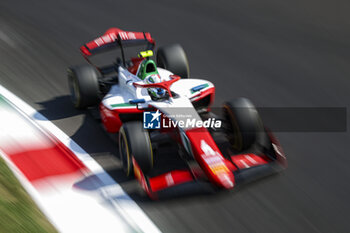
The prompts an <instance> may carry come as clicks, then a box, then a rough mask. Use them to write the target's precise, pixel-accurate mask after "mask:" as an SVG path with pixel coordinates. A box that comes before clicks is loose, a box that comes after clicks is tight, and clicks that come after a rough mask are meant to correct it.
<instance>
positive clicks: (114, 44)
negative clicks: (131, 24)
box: [80, 28, 155, 58]
mask: <svg viewBox="0 0 350 233" xmlns="http://www.w3.org/2000/svg"><path fill="white" fill-rule="evenodd" d="M142 44H145V45H147V48H146V49H151V50H153V48H154V46H155V41H154V39H153V38H152V37H151V34H150V33H148V32H129V31H123V30H121V29H119V28H110V29H108V30H107V31H106V32H105V34H103V35H102V36H100V37H98V38H96V39H95V40H93V41H90V42H87V43H86V44H84V45H83V46H81V47H80V51H81V53H82V54H83V56H84V57H85V58H87V57H89V56H92V55H95V54H97V53H101V52H104V51H108V50H110V49H113V48H118V47H120V48H121V49H122V50H123V46H132V45H142ZM122 52H123V51H122Z"/></svg>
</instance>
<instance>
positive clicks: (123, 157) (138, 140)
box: [119, 121, 153, 176]
mask: <svg viewBox="0 0 350 233" xmlns="http://www.w3.org/2000/svg"><path fill="white" fill-rule="evenodd" d="M119 156H120V161H121V163H122V165H123V169H124V171H125V173H126V175H127V176H132V175H133V164H132V158H134V159H135V160H136V162H137V164H138V165H139V167H140V168H141V170H142V172H143V173H144V174H146V173H147V172H149V171H150V170H151V169H152V168H153V150H152V144H151V140H150V137H149V133H148V131H147V130H145V129H143V124H142V123H141V122H139V121H130V122H125V123H124V124H123V125H122V127H121V128H120V131H119Z"/></svg>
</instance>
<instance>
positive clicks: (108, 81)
mask: <svg viewBox="0 0 350 233" xmlns="http://www.w3.org/2000/svg"><path fill="white" fill-rule="evenodd" d="M134 46H142V49H140V50H139V51H137V54H132V55H131V57H130V58H127V53H128V50H129V49H131V48H133V47H134ZM113 49H116V50H120V56H116V57H117V58H116V59H115V61H114V62H113V64H111V65H105V66H97V65H94V63H93V62H91V57H92V55H96V54H100V53H104V52H107V51H113ZM80 50H81V53H82V55H83V56H84V58H85V59H86V60H87V61H88V63H89V64H85V65H80V66H73V67H70V68H69V69H68V81H69V87H70V92H71V99H72V102H73V104H74V106H75V107H76V108H78V109H84V108H93V107H97V108H98V109H99V114H100V118H101V120H102V123H103V126H104V128H105V129H106V131H107V132H108V133H115V134H117V135H119V136H118V138H119V156H120V161H121V164H122V166H123V169H124V171H125V173H126V175H127V176H131V177H133V176H134V177H136V179H137V180H138V181H139V183H140V184H141V187H142V188H143V189H144V190H145V192H146V193H147V194H148V196H149V197H150V198H152V199H157V198H160V197H162V196H163V195H165V194H167V193H172V192H176V190H183V189H184V187H190V186H192V185H196V184H199V183H206V184H208V185H210V186H212V187H214V189H229V190H230V189H233V188H234V187H236V186H237V185H239V184H243V183H245V182H247V181H251V180H254V179H257V178H260V177H263V176H266V175H268V174H271V173H274V172H277V171H280V170H282V169H284V168H286V166H287V160H286V157H285V155H284V152H283V150H282V148H281V146H280V144H279V142H278V140H277V139H276V138H275V137H274V136H273V134H272V133H271V132H269V130H268V129H267V128H266V127H265V126H264V125H263V123H262V121H261V118H260V117H259V114H258V112H257V110H256V108H255V107H254V105H253V104H252V103H251V101H249V100H248V99H246V98H236V99H234V100H231V101H227V102H225V103H223V105H222V111H221V114H218V113H213V112H212V111H211V107H212V105H213V102H214V96H215V87H214V85H213V83H211V82H209V81H207V80H203V79H192V78H190V73H189V65H188V61H187V57H186V54H185V52H184V49H183V48H182V47H181V46H180V45H179V44H173V45H168V46H163V47H161V48H159V49H157V50H155V41H154V39H153V38H152V37H151V34H150V33H148V32H131V31H124V30H121V29H119V28H111V29H109V30H107V31H106V32H105V34H103V35H102V36H101V37H98V38H97V39H95V40H93V41H91V42H88V43H86V44H84V45H83V46H81V48H80ZM155 52H156V60H153V59H152V56H153V54H154V53H155ZM169 144H170V145H173V147H171V148H172V151H173V152H171V150H170V149H169V150H168V149H165V150H164V149H163V150H162V148H164V145H165V148H166V146H167V145H168V146H169ZM174 151H175V153H174ZM164 158H165V160H166V161H165V162H164ZM159 161H163V162H159ZM179 161H180V162H179Z"/></svg>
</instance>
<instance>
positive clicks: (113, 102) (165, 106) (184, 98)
mask: <svg viewBox="0 0 350 233" xmlns="http://www.w3.org/2000/svg"><path fill="white" fill-rule="evenodd" d="M157 69H158V73H159V75H160V77H161V79H162V80H163V81H168V80H170V77H169V76H170V75H173V73H171V72H170V71H168V70H165V69H162V68H159V67H158V68H157ZM135 82H139V83H144V82H143V80H141V79H140V78H138V77H137V76H136V75H134V74H132V73H130V72H129V71H128V70H127V69H125V68H123V67H119V70H118V84H115V85H113V86H112V87H111V89H110V91H109V92H108V93H107V94H106V95H105V97H104V98H103V100H102V104H103V105H104V106H105V107H106V108H108V109H110V110H114V109H118V108H136V107H138V108H147V107H149V106H153V107H155V108H156V109H159V110H160V111H161V112H163V113H164V114H166V115H167V116H170V118H172V119H174V120H175V119H176V118H177V117H176V116H179V115H180V113H183V114H186V115H187V116H190V117H191V118H192V119H193V118H194V119H196V120H200V116H199V115H198V113H197V111H196V110H195V108H194V107H193V105H192V102H191V98H192V100H193V99H195V97H196V96H198V95H199V94H200V93H201V92H203V91H206V90H208V89H209V88H213V87H214V85H213V84H212V83H211V82H209V81H206V80H202V79H180V80H178V81H177V82H175V83H173V84H172V85H171V87H170V90H171V91H172V92H175V93H176V94H177V95H178V97H176V98H169V99H166V100H163V101H153V100H152V98H151V96H150V95H149V93H148V91H147V88H136V87H135V86H134V85H133V83H135ZM203 84H204V85H205V87H204V88H203V89H201V90H199V91H196V92H193V91H191V89H192V88H193V87H196V86H199V85H203ZM135 99H144V100H145V102H144V103H139V104H137V105H135V104H130V103H129V101H130V100H135ZM183 109H184V110H183ZM181 111H185V112H181Z"/></svg>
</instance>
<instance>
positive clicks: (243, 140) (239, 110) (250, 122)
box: [223, 98, 264, 152]
mask: <svg viewBox="0 0 350 233" xmlns="http://www.w3.org/2000/svg"><path fill="white" fill-rule="evenodd" d="M223 113H224V117H225V119H226V121H227V123H228V128H227V129H226V133H227V134H226V135H227V138H228V139H229V141H230V143H231V145H232V147H233V148H234V149H235V150H237V151H238V152H241V151H243V150H246V149H248V148H250V147H251V146H252V145H253V144H254V143H255V142H256V141H257V139H258V133H259V132H263V131H264V127H263V125H262V122H261V119H260V116H259V113H258V111H257V110H256V108H255V106H254V105H253V104H252V102H251V101H250V100H249V99H246V98H237V99H234V100H232V101H227V102H225V103H224V105H223Z"/></svg>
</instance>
